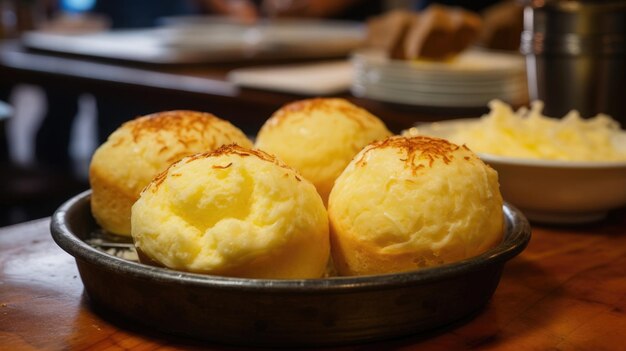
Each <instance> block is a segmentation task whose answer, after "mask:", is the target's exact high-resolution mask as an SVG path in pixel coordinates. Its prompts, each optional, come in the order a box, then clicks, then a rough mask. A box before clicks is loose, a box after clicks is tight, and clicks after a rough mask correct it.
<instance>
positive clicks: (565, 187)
mask: <svg viewBox="0 0 626 351" xmlns="http://www.w3.org/2000/svg"><path fill="white" fill-rule="evenodd" d="M489 106H490V108H491V111H490V112H489V113H488V114H486V115H484V116H482V117H480V118H476V119H461V120H451V121H443V122H436V123H430V124H423V125H419V126H417V127H415V128H411V129H409V130H407V131H405V132H404V133H405V134H413V135H414V134H422V135H430V136H438V137H442V138H446V139H449V140H451V141H453V142H455V143H458V144H465V145H467V146H468V147H469V148H470V149H472V150H473V151H475V152H477V153H478V154H479V155H480V157H481V158H482V159H483V160H484V161H485V162H487V163H488V164H489V165H490V166H491V167H493V168H494V169H496V170H497V171H498V174H499V180H500V186H501V191H502V194H503V197H504V199H505V200H506V201H508V202H510V203H512V204H513V205H515V206H517V207H519V208H520V209H521V210H522V212H523V213H524V214H525V215H526V216H527V217H528V218H529V219H530V220H531V221H535V222H545V223H559V224H566V223H570V224H574V223H585V222H593V221H597V220H600V219H602V218H604V217H605V216H606V214H607V212H608V211H610V210H611V209H615V208H619V207H622V206H625V205H626V132H625V131H624V130H622V129H620V126H619V123H617V122H616V121H614V120H613V119H612V118H611V117H609V116H606V115H598V116H596V117H593V118H590V119H582V118H581V117H580V116H579V114H578V113H577V112H576V111H572V112H570V113H569V114H568V115H566V116H565V117H563V118H561V119H556V118H549V117H546V116H544V115H543V114H542V107H543V106H542V104H541V102H535V103H533V105H532V107H531V108H530V109H526V108H521V109H519V110H517V111H514V110H513V109H512V108H511V107H510V106H508V105H507V104H505V103H502V102H500V101H492V102H491V103H490V104H489Z"/></svg>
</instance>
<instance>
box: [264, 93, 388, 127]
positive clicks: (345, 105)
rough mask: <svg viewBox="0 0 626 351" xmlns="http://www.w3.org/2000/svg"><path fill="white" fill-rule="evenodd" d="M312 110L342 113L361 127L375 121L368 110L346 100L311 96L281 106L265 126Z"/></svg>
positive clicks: (307, 113)
mask: <svg viewBox="0 0 626 351" xmlns="http://www.w3.org/2000/svg"><path fill="white" fill-rule="evenodd" d="M313 111H322V112H325V113H328V114H329V115H331V114H339V115H342V116H344V117H346V118H349V119H350V120H352V121H354V122H355V123H356V124H357V125H358V126H359V127H360V128H362V129H365V128H367V125H366V124H365V123H364V122H370V123H376V122H377V120H376V118H375V117H374V116H372V115H371V114H370V113H369V112H367V111H366V110H364V109H362V108H360V107H358V106H356V105H354V104H352V103H350V102H349V101H347V100H344V99H339V98H312V99H303V100H298V101H295V102H291V103H288V104H287V105H285V106H283V107H281V108H280V109H279V110H278V111H276V112H274V114H273V115H272V117H271V119H272V122H273V123H269V124H267V126H268V127H275V126H277V125H279V124H280V123H281V122H282V121H284V120H285V119H286V118H289V117H290V116H292V115H293V114H294V113H302V114H305V115H310V114H311V113H312V112H313Z"/></svg>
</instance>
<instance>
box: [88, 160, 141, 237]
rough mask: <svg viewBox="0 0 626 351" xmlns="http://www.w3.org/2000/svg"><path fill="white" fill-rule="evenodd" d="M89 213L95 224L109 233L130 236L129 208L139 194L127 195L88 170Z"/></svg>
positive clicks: (98, 174)
mask: <svg viewBox="0 0 626 351" xmlns="http://www.w3.org/2000/svg"><path fill="white" fill-rule="evenodd" d="M89 183H90V185H91V189H92V193H91V212H92V214H93V216H94V219H95V220H96V222H97V223H98V224H99V225H100V226H101V227H102V228H106V229H107V230H108V231H109V232H111V233H114V234H120V235H130V212H131V207H132V206H133V204H134V203H135V201H137V198H139V194H129V193H128V191H126V190H125V189H123V188H121V187H119V186H117V185H116V184H114V183H113V182H111V181H110V179H109V178H108V177H106V176H104V175H102V174H101V173H100V172H99V171H98V170H97V169H94V168H93V167H92V168H91V169H90V170H89Z"/></svg>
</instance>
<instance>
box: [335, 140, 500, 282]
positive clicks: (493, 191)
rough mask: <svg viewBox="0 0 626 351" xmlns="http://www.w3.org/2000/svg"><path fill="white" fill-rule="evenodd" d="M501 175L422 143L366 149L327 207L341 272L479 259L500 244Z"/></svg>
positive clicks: (451, 147) (463, 150) (464, 155)
mask: <svg viewBox="0 0 626 351" xmlns="http://www.w3.org/2000/svg"><path fill="white" fill-rule="evenodd" d="M502 202H503V201H502V196H501V195H500V190H499V184H498V175H497V173H496V171H494V170H493V169H492V168H491V167H489V166H488V165H486V164H485V163H483V162H482V161H481V160H480V159H479V158H478V157H477V156H476V155H475V154H474V153H473V152H472V151H470V150H469V149H468V148H467V147H465V146H459V145H455V144H452V143H450V142H448V141H446V140H443V139H438V138H430V137H424V136H416V137H400V136H397V137H391V138H388V139H386V140H383V141H378V142H374V143H372V144H370V145H368V146H367V147H365V148H364V149H363V150H362V151H361V152H360V153H359V154H358V155H357V156H356V157H355V158H354V159H353V160H352V162H351V163H350V164H349V165H348V166H347V167H346V169H345V170H344V172H343V173H342V174H341V176H339V178H337V181H336V182H335V187H334V188H333V190H332V192H331V194H330V198H329V203H328V212H329V216H330V221H331V242H332V245H333V247H332V250H333V259H334V262H335V268H336V269H337V271H338V272H339V273H340V274H342V275H367V274H380V273H392V272H400V271H407V270H413V269H418V268H422V267H428V266H434V265H439V264H444V263H450V262H454V261H458V260H462V259H465V258H469V257H472V256H475V255H478V254H481V253H483V252H485V251H486V250H488V249H489V248H492V247H493V246H495V245H496V244H497V243H499V242H500V241H501V240H502V236H503V229H504V228H503V225H504V217H503V213H502Z"/></svg>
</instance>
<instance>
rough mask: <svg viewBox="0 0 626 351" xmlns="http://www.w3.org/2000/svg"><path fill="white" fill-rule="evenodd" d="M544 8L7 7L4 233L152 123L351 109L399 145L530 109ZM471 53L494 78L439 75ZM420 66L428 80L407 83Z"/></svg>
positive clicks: (68, 191) (3, 30)
mask: <svg viewBox="0 0 626 351" xmlns="http://www.w3.org/2000/svg"><path fill="white" fill-rule="evenodd" d="M435 3H436V4H437V5H439V6H441V7H433V4H435ZM621 3H622V4H621V5H622V6H623V2H621ZM543 5H544V2H541V4H538V3H537V2H533V1H524V2H520V1H495V0H492V1H477V0H464V1H461V0H459V1H453V0H448V1H420V0H386V1H384V0H383V1H375V0H362V1H359V0H343V1H340V0H335V1H324V0H318V1H310V0H274V1H270V0H266V1H252V0H188V1H184V0H178V1H165V0H161V1H142V0H124V1H121V0H61V1H53V0H46V1H43V0H0V44H1V46H0V101H2V102H4V103H3V104H2V105H0V118H1V119H0V123H1V124H0V128H1V131H0V132H1V133H0V142H1V143H0V162H1V164H2V165H1V173H0V206H1V214H0V226H2V225H8V224H12V223H18V222H21V221H26V220H30V219H34V218H40V217H44V216H49V215H50V214H51V213H52V212H53V211H54V209H55V208H56V207H58V206H59V205H60V204H61V203H62V202H63V201H64V200H66V199H67V198H69V197H70V196H72V195H74V194H76V193H78V192H80V191H82V190H85V189H87V188H88V166H89V160H90V158H91V155H92V153H93V151H94V150H95V148H96V147H97V146H98V145H99V144H100V143H102V142H103V141H104V140H105V139H106V137H107V136H108V135H109V134H110V133H111V132H112V131H113V130H114V129H115V128H117V127H118V126H119V125H120V124H121V123H123V122H124V121H127V120H129V119H132V118H135V117H137V116H140V115H144V114H148V113H152V112H157V111H161V110H168V109H179V108H185V109H198V110H203V111H207V112H212V113H215V114H216V115H218V116H220V117H222V118H224V119H228V120H230V121H231V122H233V123H235V124H236V125H238V126H239V127H240V128H241V129H242V130H244V131H245V132H246V133H248V134H249V135H250V136H254V135H255V133H256V131H257V130H258V127H259V126H260V125H261V124H262V123H263V121H264V120H265V119H267V118H268V117H269V116H270V114H271V112H272V111H274V110H276V109H277V108H279V107H280V106H281V105H282V104H284V103H286V102H289V101H293V100H295V99H298V98H304V97H308V96H323V95H337V96H343V97H347V98H349V99H351V100H353V101H354V102H356V103H357V104H359V105H365V107H367V108H368V109H372V110H373V111H372V112H374V113H375V114H377V115H379V116H380V117H381V118H382V119H383V120H385V122H386V123H388V124H389V125H390V128H391V129H393V130H394V131H396V132H397V131H399V130H401V129H402V128H407V127H410V126H411V125H412V124H413V123H415V122H417V121H421V120H435V119H442V118H457V117H463V116H464V115H466V116H467V115H473V116H477V115H480V113H482V112H484V110H485V108H486V103H487V102H488V101H489V100H491V99H492V98H500V99H503V100H505V101H507V102H509V103H511V104H513V105H517V106H519V105H523V104H526V103H527V102H528V100H529V95H528V94H529V90H528V89H527V80H526V74H527V72H526V67H527V66H525V63H524V60H523V56H522V55H521V54H520V51H519V49H520V42H521V38H522V32H523V16H524V14H523V11H524V6H526V7H527V8H528V9H529V10H528V11H531V10H532V8H533V7H541V6H543ZM620 28H621V27H619V28H609V29H610V30H614V31H615V30H617V31H619V30H620ZM609 29H607V30H609ZM533 43H534V42H533ZM533 43H531V44H532V45H530V44H529V45H530V48H527V49H528V50H527V51H528V52H527V54H534V53H535V52H532V50H533V48H536V46H537V45H535V44H533ZM533 45H534V46H533ZM468 50H470V51H472V52H475V51H477V52H479V53H480V54H479V55H478V56H476V55H474V56H472V55H470V56H469V57H468V58H467V60H469V61H467V62H468V63H466V65H473V64H474V63H473V62H474V61H475V60H481V62H484V63H482V65H483V66H490V70H489V71H487V70H486V69H485V70H484V71H481V69H482V68H479V69H478V71H479V72H478V73H476V72H474V73H472V74H473V75H471V76H470V75H468V74H466V73H464V72H465V71H462V70H455V69H449V68H446V66H445V65H448V62H449V57H451V56H453V55H458V54H460V53H465V52H467V51H468ZM484 50H490V51H489V53H490V54H489V55H491V56H489V57H487V58H486V56H484V52H485V51H484ZM372 52H374V53H373V54H372ZM491 53H493V54H491ZM380 54H382V56H380V57H383V58H384V60H387V59H392V60H395V61H394V62H392V63H389V61H384V60H383V61H380V60H381V59H380V57H379V56H377V55H380ZM480 55H483V56H480ZM498 55H500V56H498ZM477 57H478V58H477ZM472 60H474V61H472ZM396 61H397V62H396ZM413 61H414V62H427V66H424V67H425V68H423V69H424V70H425V71H424V72H422V73H419V74H417V73H416V74H414V73H415V71H411V72H409V71H407V69H408V68H407V67H408V65H406V63H407V62H409V63H410V62H413ZM433 62H435V63H437V64H439V65H444V66H436V67H438V68H436V69H435V68H432V65H431V66H428V64H431V63H433ZM619 62H623V61H619ZM419 67H420V66H418V69H420V68H419ZM442 67H443V68H442ZM450 67H452V66H450ZM621 69H622V71H620V72H621V73H618V75H617V76H618V77H620V74H621V76H622V77H623V67H622V68H621ZM433 70H439V71H437V72H440V71H441V70H443V71H445V72H444V76H445V74H448V76H447V77H450V79H449V81H446V80H445V79H442V78H441V77H444V76H441V75H433V74H432V72H433ZM450 72H452V73H450ZM429 74H430V75H429ZM438 74H439V73H438ZM618 83H619V84H623V81H620V82H618ZM618 83H615V84H618ZM481 89H483V90H481ZM535 90H536V89H535ZM530 91H531V93H532V91H533V90H532V89H530ZM535 93H536V91H535ZM605 95H606V94H605ZM535 97H536V96H535ZM531 98H532V96H531ZM613 108H614V107H613ZM591 110H592V109H590V111H589V113H592V112H594V113H595V112H598V111H591ZM616 111H617V110H616ZM554 112H555V113H560V112H561V111H554ZM622 112H623V111H622ZM622 112H619V111H618V113H622ZM617 117H621V116H617Z"/></svg>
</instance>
